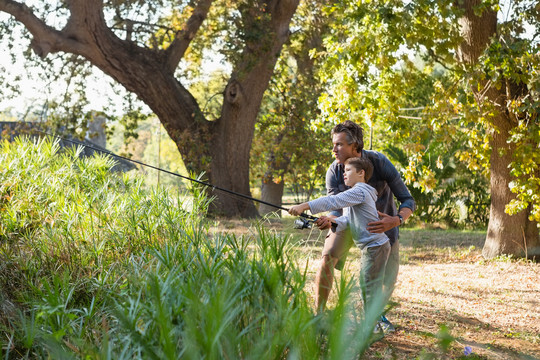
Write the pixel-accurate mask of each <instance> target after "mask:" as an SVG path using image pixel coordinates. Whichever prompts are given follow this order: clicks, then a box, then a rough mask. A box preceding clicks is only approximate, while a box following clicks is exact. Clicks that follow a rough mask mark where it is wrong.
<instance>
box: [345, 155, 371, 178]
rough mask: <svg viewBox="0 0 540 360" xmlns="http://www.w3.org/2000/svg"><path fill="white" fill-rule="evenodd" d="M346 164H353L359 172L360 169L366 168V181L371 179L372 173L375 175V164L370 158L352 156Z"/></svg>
mask: <svg viewBox="0 0 540 360" xmlns="http://www.w3.org/2000/svg"><path fill="white" fill-rule="evenodd" d="M345 165H352V166H354V168H355V169H356V172H359V171H360V170H364V172H365V175H364V180H365V182H368V180H369V179H371V175H373V164H372V163H371V161H369V159H365V158H360V157H352V158H348V159H347V160H346V161H345Z"/></svg>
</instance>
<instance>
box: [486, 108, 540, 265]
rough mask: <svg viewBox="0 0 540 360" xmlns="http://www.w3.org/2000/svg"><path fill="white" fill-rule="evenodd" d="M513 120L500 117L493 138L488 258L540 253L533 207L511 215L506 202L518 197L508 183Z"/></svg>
mask: <svg viewBox="0 0 540 360" xmlns="http://www.w3.org/2000/svg"><path fill="white" fill-rule="evenodd" d="M510 124H511V122H510V119H508V118H507V117H506V116H504V114H499V115H498V116H497V117H496V121H495V124H494V125H495V127H496V129H497V130H498V131H494V132H493V137H492V140H491V148H492V149H493V150H492V152H491V158H490V162H491V167H490V170H491V210H490V214H489V224H488V231H487V236H486V242H485V244H484V248H483V250H482V254H483V255H484V257H486V258H493V257H495V256H499V255H503V254H506V255H514V256H517V257H525V256H527V257H535V256H540V237H539V236H538V227H537V224H536V222H533V221H529V219H528V216H529V210H530V209H528V210H527V211H522V212H520V213H518V214H516V215H508V214H507V213H506V212H505V211H504V210H505V207H506V204H508V203H509V202H510V201H511V200H512V199H514V198H515V196H516V195H515V194H513V193H512V192H511V191H510V188H509V186H508V184H509V183H510V181H512V176H511V175H510V163H511V161H512V154H513V146H510V145H509V144H508V142H507V140H508V131H509V130H510V126H509V125H510Z"/></svg>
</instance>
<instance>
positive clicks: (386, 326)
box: [377, 315, 396, 334]
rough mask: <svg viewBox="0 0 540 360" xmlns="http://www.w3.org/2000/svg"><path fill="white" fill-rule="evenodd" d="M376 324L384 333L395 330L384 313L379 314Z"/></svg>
mask: <svg viewBox="0 0 540 360" xmlns="http://www.w3.org/2000/svg"><path fill="white" fill-rule="evenodd" d="M377 325H378V326H379V327H380V328H381V330H382V331H383V333H385V334H388V333H391V332H394V331H396V328H395V327H394V325H393V324H392V323H391V322H390V321H389V320H388V319H387V318H386V316H384V315H381V320H379V321H378V322H377Z"/></svg>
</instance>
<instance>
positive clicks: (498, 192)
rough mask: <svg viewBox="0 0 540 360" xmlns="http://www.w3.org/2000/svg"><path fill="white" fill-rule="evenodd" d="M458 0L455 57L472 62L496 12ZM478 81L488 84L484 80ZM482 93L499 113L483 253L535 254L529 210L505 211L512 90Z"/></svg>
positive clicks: (492, 31)
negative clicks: (458, 38)
mask: <svg viewBox="0 0 540 360" xmlns="http://www.w3.org/2000/svg"><path fill="white" fill-rule="evenodd" d="M458 4H461V6H463V9H464V10H465V13H464V16H463V17H462V18H461V19H460V25H461V30H462V35H463V38H464V42H463V43H462V44H461V46H460V48H459V51H458V57H459V59H460V61H461V62H463V63H464V64H465V65H466V66H469V65H474V64H475V63H476V62H477V61H478V58H479V56H480V55H481V54H482V52H483V51H484V50H485V49H486V47H487V46H488V44H489V41H490V38H491V37H492V36H495V35H496V28H497V13H496V12H495V11H491V10H484V11H483V12H482V14H481V15H480V16H477V15H476V14H475V11H474V8H475V7H477V6H478V5H479V4H480V0H465V1H464V2H458ZM481 85H482V86H483V87H486V86H487V87H489V86H490V85H489V84H487V83H484V84H481ZM475 91H476V90H475ZM481 93H482V92H478V91H477V92H476V93H475V95H476V96H477V101H478V104H479V105H480V106H482V105H483V104H485V103H490V104H492V105H494V106H495V108H496V109H498V113H497V114H495V116H494V117H493V129H491V141H490V145H491V158H490V165H491V167H490V170H491V211H490V216H489V224H488V231H487V235H486V242H485V244H484V248H483V252H482V253H483V255H484V256H485V257H487V258H492V257H495V256H498V255H503V254H507V255H515V256H518V257H523V256H529V257H533V256H538V255H540V237H539V235H538V227H537V224H536V222H531V221H529V219H528V218H529V211H528V210H527V211H522V212H521V213H519V214H516V215H512V216H510V215H508V214H506V212H505V207H506V205H507V204H508V203H509V202H510V201H511V200H512V199H514V198H515V194H513V193H512V192H511V191H510V188H509V183H510V181H511V180H512V175H511V174H510V163H511V161H512V154H513V147H512V145H510V144H509V143H508V137H509V131H510V129H512V127H513V126H515V125H516V124H514V123H513V120H512V119H511V118H510V116H508V112H507V110H506V101H507V100H508V99H507V93H511V91H508V92H507V91H506V89H500V90H497V89H495V88H494V87H491V88H489V89H487V91H485V92H484V94H483V95H481ZM480 96H484V98H481V97H480Z"/></svg>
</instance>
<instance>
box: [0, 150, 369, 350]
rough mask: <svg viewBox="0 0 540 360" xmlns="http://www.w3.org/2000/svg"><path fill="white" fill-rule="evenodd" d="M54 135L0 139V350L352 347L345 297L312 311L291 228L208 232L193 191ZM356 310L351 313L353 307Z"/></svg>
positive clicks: (365, 335)
mask: <svg viewBox="0 0 540 360" xmlns="http://www.w3.org/2000/svg"><path fill="white" fill-rule="evenodd" d="M78 154H79V151H78V150H76V149H75V150H68V151H66V152H61V151H60V149H59V147H58V144H57V143H51V142H47V141H39V142H37V143H31V142H28V141H23V140H18V141H16V142H15V143H13V144H9V143H3V144H2V147H1V148H0V164H2V166H1V168H0V184H1V185H0V208H1V209H0V210H1V211H0V224H1V225H0V300H2V301H1V303H2V308H1V309H0V310H1V312H0V333H1V337H0V338H1V339H2V340H1V341H2V354H3V358H4V359H36V358H55V359H56V358H62V359H69V358H74V359H76V358H85V359H133V358H144V359H147V358H148V359H178V358H187V359H191V358H193V359H200V358H203V357H204V358H209V359H222V358H228V359H236V358H242V359H249V358H254V359H280V358H310V359H311V358H340V359H348V358H349V359H352V358H357V357H358V356H360V354H362V353H363V352H364V351H365V349H366V347H367V345H368V341H369V335H370V333H371V329H372V324H368V323H367V322H366V321H363V320H364V319H362V317H361V316H360V315H358V314H359V312H358V310H357V309H355V308H353V307H352V306H351V303H350V301H349V299H350V298H351V296H350V295H351V292H353V290H354V285H353V282H352V280H347V279H345V278H344V279H343V280H342V287H341V289H342V290H341V292H340V295H339V296H338V301H337V302H336V304H337V305H336V307H335V309H334V310H333V311H332V312H329V313H328V314H327V315H326V316H315V315H314V312H313V311H312V308H311V302H310V301H309V299H308V296H307V293H306V291H305V285H306V269H305V268H301V267H300V266H299V265H298V263H297V261H296V259H294V258H292V257H291V256H292V254H294V252H293V251H291V250H290V247H291V243H290V241H289V240H290V238H289V237H287V236H281V235H277V234H276V233H275V232H270V231H268V230H267V229H266V228H265V227H264V226H259V227H258V228H257V230H256V231H255V232H252V233H251V234H247V235H240V236H236V235H231V234H225V233H214V232H211V231H209V223H208V222H207V220H206V219H205V216H204V215H205V214H206V210H207V208H208V200H207V199H206V198H205V197H204V195H203V194H202V193H201V192H200V191H199V190H200V189H197V188H194V189H192V191H191V193H190V194H181V195H174V196H173V195H171V194H170V193H167V192H166V191H163V190H161V189H155V190H145V187H144V186H143V183H142V182H141V181H139V180H137V179H132V178H130V177H129V176H127V175H120V174H111V173H110V169H111V167H112V165H113V162H112V161H111V160H110V159H108V158H105V157H97V158H92V159H88V158H86V159H81V158H79V157H78ZM355 314H356V316H352V315H355Z"/></svg>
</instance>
